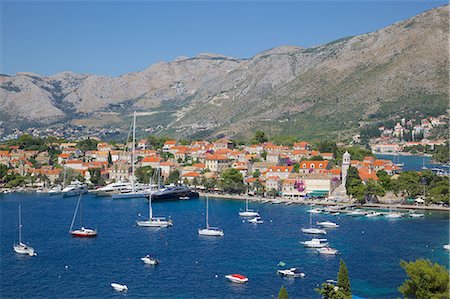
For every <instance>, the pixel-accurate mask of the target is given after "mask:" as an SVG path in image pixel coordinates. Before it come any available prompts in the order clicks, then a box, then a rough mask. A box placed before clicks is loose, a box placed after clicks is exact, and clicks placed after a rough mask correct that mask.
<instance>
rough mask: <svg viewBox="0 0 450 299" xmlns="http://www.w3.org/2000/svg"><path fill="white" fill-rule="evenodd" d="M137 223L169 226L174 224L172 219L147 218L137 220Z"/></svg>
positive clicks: (146, 225) (148, 225)
mask: <svg viewBox="0 0 450 299" xmlns="http://www.w3.org/2000/svg"><path fill="white" fill-rule="evenodd" d="M136 224H137V225H138V226H142V227H169V226H172V225H173V222H172V221H171V220H154V219H152V220H145V221H137V222H136Z"/></svg>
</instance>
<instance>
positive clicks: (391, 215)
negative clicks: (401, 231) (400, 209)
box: [384, 212, 403, 219]
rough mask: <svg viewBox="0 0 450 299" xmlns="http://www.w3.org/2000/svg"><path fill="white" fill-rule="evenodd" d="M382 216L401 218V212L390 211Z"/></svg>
mask: <svg viewBox="0 0 450 299" xmlns="http://www.w3.org/2000/svg"><path fill="white" fill-rule="evenodd" d="M384 217H385V218H387V219H398V218H402V217H403V214H401V213H397V212H391V213H387V214H385V215H384Z"/></svg>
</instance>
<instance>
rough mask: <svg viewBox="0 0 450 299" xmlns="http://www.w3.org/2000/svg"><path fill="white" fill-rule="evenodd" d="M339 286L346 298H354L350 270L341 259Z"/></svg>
mask: <svg viewBox="0 0 450 299" xmlns="http://www.w3.org/2000/svg"><path fill="white" fill-rule="evenodd" d="M337 286H338V288H339V290H340V291H341V292H342V293H343V294H344V295H345V296H349V297H351V296H352V290H351V288H350V279H349V278H348V270H347V266H346V265H345V263H344V261H343V260H342V259H341V260H340V262H339V272H338V277H337Z"/></svg>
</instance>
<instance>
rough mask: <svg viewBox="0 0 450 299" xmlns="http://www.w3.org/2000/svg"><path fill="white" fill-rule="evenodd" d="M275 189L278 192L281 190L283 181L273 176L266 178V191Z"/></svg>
mask: <svg viewBox="0 0 450 299" xmlns="http://www.w3.org/2000/svg"><path fill="white" fill-rule="evenodd" d="M272 189H275V190H276V191H280V190H281V179H280V178H279V177H278V176H271V177H267V178H266V190H267V191H269V190H272Z"/></svg>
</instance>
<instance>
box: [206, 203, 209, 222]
mask: <svg viewBox="0 0 450 299" xmlns="http://www.w3.org/2000/svg"><path fill="white" fill-rule="evenodd" d="M208 210H209V209H208V196H206V228H207V229H209V221H208Z"/></svg>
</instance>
